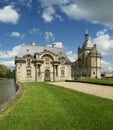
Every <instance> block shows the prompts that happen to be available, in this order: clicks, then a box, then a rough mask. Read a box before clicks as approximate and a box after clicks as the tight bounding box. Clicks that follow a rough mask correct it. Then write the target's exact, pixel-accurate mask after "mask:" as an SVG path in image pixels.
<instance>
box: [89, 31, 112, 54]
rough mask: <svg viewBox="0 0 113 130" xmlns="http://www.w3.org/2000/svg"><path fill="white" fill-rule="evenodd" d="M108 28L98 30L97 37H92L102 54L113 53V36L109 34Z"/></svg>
mask: <svg viewBox="0 0 113 130" xmlns="http://www.w3.org/2000/svg"><path fill="white" fill-rule="evenodd" d="M106 32H107V29H104V30H103V31H99V32H97V37H96V38H94V39H92V42H93V44H95V43H96V44H97V47H98V49H99V51H100V52H101V54H102V55H113V37H112V36H110V34H107V33H106Z"/></svg>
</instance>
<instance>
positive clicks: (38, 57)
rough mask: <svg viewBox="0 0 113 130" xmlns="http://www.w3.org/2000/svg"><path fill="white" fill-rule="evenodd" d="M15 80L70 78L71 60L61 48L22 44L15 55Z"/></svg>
mask: <svg viewBox="0 0 113 130" xmlns="http://www.w3.org/2000/svg"><path fill="white" fill-rule="evenodd" d="M15 64H16V82H25V81H35V82H39V81H58V80H66V79H71V62H70V60H69V59H68V57H67V56H66V54H65V52H64V49H63V48H57V47H56V45H55V44H53V45H52V47H48V46H36V45H35V43H32V45H22V46H21V48H20V52H19V54H18V57H17V56H16V57H15Z"/></svg>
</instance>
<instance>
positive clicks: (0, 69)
mask: <svg viewBox="0 0 113 130" xmlns="http://www.w3.org/2000/svg"><path fill="white" fill-rule="evenodd" d="M7 72H8V69H7V67H6V66H5V65H2V64H0V77H6V75H7Z"/></svg>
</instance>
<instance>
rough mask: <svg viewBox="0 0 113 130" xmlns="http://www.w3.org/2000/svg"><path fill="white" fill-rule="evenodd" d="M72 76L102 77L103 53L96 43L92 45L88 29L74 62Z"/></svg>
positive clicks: (74, 77)
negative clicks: (99, 50)
mask: <svg viewBox="0 0 113 130" xmlns="http://www.w3.org/2000/svg"><path fill="white" fill-rule="evenodd" d="M72 78H73V79H76V78H101V54H100V53H99V52H98V50H97V47H96V44H95V45H93V46H92V45H91V43H90V41H89V34H88V31H87V30H86V33H85V41H84V43H83V46H82V47H81V48H80V47H79V48H78V59H77V60H76V61H75V62H73V63H72Z"/></svg>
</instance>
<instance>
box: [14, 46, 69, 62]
mask: <svg viewBox="0 0 113 130" xmlns="http://www.w3.org/2000/svg"><path fill="white" fill-rule="evenodd" d="M45 50H46V51H50V52H52V53H54V54H57V55H59V57H65V58H66V62H69V63H70V60H69V58H68V57H67V55H66V53H65V51H64V49H63V48H58V47H49V46H36V45H35V46H33V45H22V46H21V47H20V51H19V53H18V56H17V58H16V59H18V58H20V57H23V56H25V55H27V54H30V55H32V56H33V55H34V54H35V53H41V52H44V51H45Z"/></svg>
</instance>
